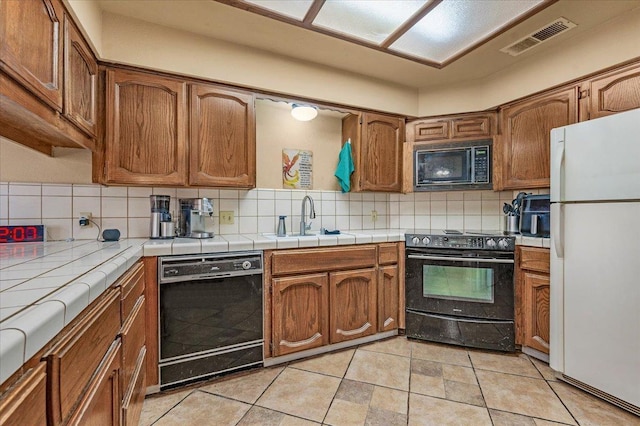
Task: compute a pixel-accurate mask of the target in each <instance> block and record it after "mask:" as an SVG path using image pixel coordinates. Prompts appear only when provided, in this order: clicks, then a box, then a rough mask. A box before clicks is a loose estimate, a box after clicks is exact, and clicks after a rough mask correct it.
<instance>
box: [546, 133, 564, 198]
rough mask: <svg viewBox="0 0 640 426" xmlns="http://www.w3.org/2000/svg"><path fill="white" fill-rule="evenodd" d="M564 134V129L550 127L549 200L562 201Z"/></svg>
mask: <svg viewBox="0 0 640 426" xmlns="http://www.w3.org/2000/svg"><path fill="white" fill-rule="evenodd" d="M564 136H565V129H563V128H557V129H551V181H550V182H551V192H550V197H551V202H554V201H564V200H563V199H562V198H561V197H562V195H563V194H562V193H563V192H564V191H563V190H562V189H563V187H564V182H563V181H562V178H563V171H564V170H563V167H564Z"/></svg>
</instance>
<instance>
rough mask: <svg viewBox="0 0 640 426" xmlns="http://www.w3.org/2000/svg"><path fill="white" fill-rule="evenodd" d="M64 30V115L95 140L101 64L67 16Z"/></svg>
mask: <svg viewBox="0 0 640 426" xmlns="http://www.w3.org/2000/svg"><path fill="white" fill-rule="evenodd" d="M64 30H65V37H64V115H65V116H66V117H67V118H69V119H70V120H71V121H72V122H74V123H75V124H76V125H77V126H78V127H80V128H81V129H82V130H84V131H85V132H87V133H88V134H89V135H90V136H95V134H96V111H97V106H98V104H97V101H96V84H97V80H98V64H97V62H96V60H95V58H94V57H93V53H91V51H90V50H89V47H88V46H87V45H86V43H85V41H84V39H83V38H82V36H81V35H80V32H79V31H78V29H77V28H76V26H75V25H74V24H73V22H71V18H69V17H68V16H67V15H65V20H64Z"/></svg>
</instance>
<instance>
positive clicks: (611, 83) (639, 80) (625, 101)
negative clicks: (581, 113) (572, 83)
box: [587, 63, 640, 119]
mask: <svg viewBox="0 0 640 426" xmlns="http://www.w3.org/2000/svg"><path fill="white" fill-rule="evenodd" d="M587 87H588V90H589V92H588V93H589V116H588V118H589V119H594V118H599V117H604V116H607V115H611V114H617V113H619V112H623V111H628V110H631V109H635V108H640V63H636V64H633V65H630V66H627V67H624V68H622V69H618V70H615V71H612V72H609V73H606V74H604V75H601V76H599V77H597V78H594V79H591V80H589V82H588V85H587Z"/></svg>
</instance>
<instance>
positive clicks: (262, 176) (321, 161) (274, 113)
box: [256, 100, 342, 191]
mask: <svg viewBox="0 0 640 426" xmlns="http://www.w3.org/2000/svg"><path fill="white" fill-rule="evenodd" d="M256 128H257V135H256V158H257V179H256V180H257V187H258V188H274V189H277V188H282V149H283V148H292V149H303V150H310V151H312V152H313V163H312V167H313V173H312V176H313V187H312V188H311V189H313V190H330V191H337V190H339V189H340V187H339V185H338V181H337V179H336V178H335V177H334V176H333V173H334V171H335V169H336V165H337V163H338V153H339V152H340V148H341V147H342V141H341V139H342V120H341V118H340V117H339V116H338V115H337V114H335V113H328V112H322V111H321V112H320V114H319V115H318V116H317V117H316V118H314V119H313V120H311V121H298V120H295V119H294V118H293V117H292V116H291V107H290V106H289V105H288V104H286V103H284V102H273V101H268V100H257V101H256Z"/></svg>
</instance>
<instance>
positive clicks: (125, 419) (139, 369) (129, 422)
mask: <svg viewBox="0 0 640 426" xmlns="http://www.w3.org/2000/svg"><path fill="white" fill-rule="evenodd" d="M146 354H147V350H146V348H142V349H141V350H140V355H139V356H138V361H137V362H136V368H135V370H134V372H133V376H132V379H131V385H130V386H129V387H128V388H126V389H123V392H125V394H124V397H123V398H122V424H123V425H124V426H135V425H137V424H138V423H139V421H140V414H141V413H142V405H143V404H144V395H145V390H146V369H145V356H146Z"/></svg>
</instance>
